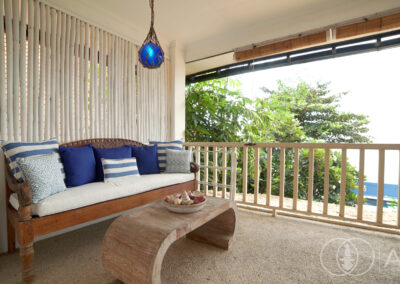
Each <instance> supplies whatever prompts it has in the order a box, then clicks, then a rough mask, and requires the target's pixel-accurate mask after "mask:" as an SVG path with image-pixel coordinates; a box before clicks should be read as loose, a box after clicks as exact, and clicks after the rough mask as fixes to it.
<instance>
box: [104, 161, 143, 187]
mask: <svg viewBox="0 0 400 284" xmlns="http://www.w3.org/2000/svg"><path fill="white" fill-rule="evenodd" d="M101 163H102V165H103V172H104V182H115V181H119V180H122V179H124V178H126V177H130V176H139V171H138V168H137V164H136V158H126V159H104V158H103V159H101Z"/></svg>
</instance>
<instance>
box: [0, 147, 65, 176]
mask: <svg viewBox="0 0 400 284" xmlns="http://www.w3.org/2000/svg"><path fill="white" fill-rule="evenodd" d="M1 148H2V150H3V153H4V155H5V156H6V158H7V162H8V164H9V165H10V168H11V172H12V173H13V174H14V177H15V178H16V179H17V180H18V181H19V182H24V177H23V174H22V171H21V169H20V168H19V166H18V163H17V159H18V158H26V157H32V156H39V155H46V154H51V153H56V154H57V158H58V162H59V163H60V171H61V173H62V175H63V178H64V179H65V173H64V166H63V164H62V161H61V157H60V154H59V153H58V142H57V140H55V139H51V140H48V141H43V142H5V141H3V142H2V143H1Z"/></svg>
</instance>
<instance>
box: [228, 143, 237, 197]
mask: <svg viewBox="0 0 400 284" xmlns="http://www.w3.org/2000/svg"><path fill="white" fill-rule="evenodd" d="M231 167H232V169H234V171H232V170H231V171H230V174H231V188H230V196H229V197H230V199H231V200H235V198H236V169H237V154H236V147H232V155H231Z"/></svg>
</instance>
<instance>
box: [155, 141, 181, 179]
mask: <svg viewBox="0 0 400 284" xmlns="http://www.w3.org/2000/svg"><path fill="white" fill-rule="evenodd" d="M149 144H150V145H157V156H158V167H159V168H160V172H163V171H165V169H166V159H167V152H166V151H167V149H168V150H182V147H183V141H181V140H175V141H167V142H158V141H150V142H149Z"/></svg>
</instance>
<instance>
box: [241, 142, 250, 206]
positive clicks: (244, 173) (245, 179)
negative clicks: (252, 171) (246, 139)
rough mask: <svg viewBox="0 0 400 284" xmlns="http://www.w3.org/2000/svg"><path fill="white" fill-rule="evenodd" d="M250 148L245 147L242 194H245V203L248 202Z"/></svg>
mask: <svg viewBox="0 0 400 284" xmlns="http://www.w3.org/2000/svg"><path fill="white" fill-rule="evenodd" d="M248 149H249V148H248V147H247V146H244V147H243V169H242V174H243V176H242V182H243V185H242V192H243V202H247V157H248Z"/></svg>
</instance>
